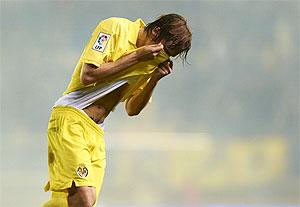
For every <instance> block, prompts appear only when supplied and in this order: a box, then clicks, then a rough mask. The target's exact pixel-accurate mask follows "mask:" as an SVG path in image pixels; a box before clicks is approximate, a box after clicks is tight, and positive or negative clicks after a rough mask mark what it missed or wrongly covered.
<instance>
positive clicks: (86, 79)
mask: <svg viewBox="0 0 300 207" xmlns="http://www.w3.org/2000/svg"><path fill="white" fill-rule="evenodd" d="M80 82H81V83H82V84H83V85H85V86H87V85H90V84H92V83H94V80H93V78H92V77H91V76H89V75H87V74H82V75H81V77H80Z"/></svg>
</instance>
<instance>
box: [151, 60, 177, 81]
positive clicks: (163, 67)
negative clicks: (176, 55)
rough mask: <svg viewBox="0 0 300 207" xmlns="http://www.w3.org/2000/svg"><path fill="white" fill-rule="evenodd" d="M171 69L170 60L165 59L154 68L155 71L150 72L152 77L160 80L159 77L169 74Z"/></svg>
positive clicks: (171, 63)
mask: <svg viewBox="0 0 300 207" xmlns="http://www.w3.org/2000/svg"><path fill="white" fill-rule="evenodd" d="M172 70H173V62H172V61H171V60H167V61H165V62H163V63H160V64H159V65H158V67H157V69H155V71H154V72H153V73H152V77H153V78H155V79H156V80H160V79H161V78H163V77H165V76H167V75H169V74H171V73H172Z"/></svg>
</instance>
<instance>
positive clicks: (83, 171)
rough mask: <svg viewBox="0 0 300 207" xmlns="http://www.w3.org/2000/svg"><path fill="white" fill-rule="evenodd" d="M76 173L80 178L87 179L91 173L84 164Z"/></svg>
mask: <svg viewBox="0 0 300 207" xmlns="http://www.w3.org/2000/svg"><path fill="white" fill-rule="evenodd" d="M76 173H77V175H78V176H79V177H81V178H85V177H86V176H88V174H89V171H88V169H87V167H86V166H85V165H84V164H80V165H79V166H78V167H77V169H76Z"/></svg>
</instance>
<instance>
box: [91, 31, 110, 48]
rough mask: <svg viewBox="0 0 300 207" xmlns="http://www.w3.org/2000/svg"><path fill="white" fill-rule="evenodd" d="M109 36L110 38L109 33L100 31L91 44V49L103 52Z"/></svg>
mask: <svg viewBox="0 0 300 207" xmlns="http://www.w3.org/2000/svg"><path fill="white" fill-rule="evenodd" d="M109 38H110V35H109V34H105V33H102V32H100V34H99V36H98V38H97V39H96V42H95V43H94V45H93V50H97V51H99V52H103V51H104V50H105V47H106V45H107V43H108V40H109Z"/></svg>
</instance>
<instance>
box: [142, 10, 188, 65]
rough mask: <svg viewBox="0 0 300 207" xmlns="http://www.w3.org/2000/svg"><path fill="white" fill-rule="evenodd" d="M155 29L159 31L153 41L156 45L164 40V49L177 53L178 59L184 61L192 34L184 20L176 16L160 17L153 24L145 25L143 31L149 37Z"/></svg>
mask: <svg viewBox="0 0 300 207" xmlns="http://www.w3.org/2000/svg"><path fill="white" fill-rule="evenodd" d="M156 28H159V29H160V30H159V32H158V34H157V35H156V37H154V39H153V40H154V41H155V42H157V43H158V42H160V41H161V40H163V39H164V40H165V41H166V45H165V47H166V48H167V49H171V50H175V51H177V52H179V56H180V58H181V59H183V60H185V61H186V57H187V53H188V51H189V50H190V48H191V41H192V32H191V30H190V29H189V27H188V25H187V22H186V20H185V18H183V17H182V16H180V15H178V14H166V15H161V16H160V17H159V18H158V19H157V20H155V21H154V22H151V23H149V24H147V25H146V27H145V31H146V32H147V35H148V36H149V35H150V34H151V32H152V31H153V30H154V29H156Z"/></svg>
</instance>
